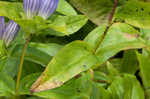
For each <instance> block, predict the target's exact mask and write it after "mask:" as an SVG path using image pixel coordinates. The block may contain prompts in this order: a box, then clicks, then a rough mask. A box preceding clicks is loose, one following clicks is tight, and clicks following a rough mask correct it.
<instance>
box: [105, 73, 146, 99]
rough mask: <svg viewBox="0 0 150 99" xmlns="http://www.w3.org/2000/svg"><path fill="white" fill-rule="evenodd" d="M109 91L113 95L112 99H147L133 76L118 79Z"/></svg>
mask: <svg viewBox="0 0 150 99" xmlns="http://www.w3.org/2000/svg"><path fill="white" fill-rule="evenodd" d="M108 90H109V91H110V93H111V94H112V98H111V99H145V98H144V97H145V96H144V91H143V89H142V87H141V85H140V83H139V82H138V81H137V79H136V77H135V76H133V75H127V74H126V75H124V77H123V78H122V77H116V78H115V79H114V81H113V82H112V84H111V85H110V86H109V88H108Z"/></svg>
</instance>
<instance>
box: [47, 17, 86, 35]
mask: <svg viewBox="0 0 150 99" xmlns="http://www.w3.org/2000/svg"><path fill="white" fill-rule="evenodd" d="M87 21H88V18H87V17H86V16H84V15H70V16H57V17H56V18H55V19H54V21H53V22H52V23H51V24H49V28H47V29H45V30H44V32H45V33H46V34H51V35H56V36H65V35H70V34H73V33H75V32H77V31H78V30H79V29H80V28H81V27H82V26H84V25H85V24H86V22H87Z"/></svg>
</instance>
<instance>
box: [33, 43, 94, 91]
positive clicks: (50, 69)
mask: <svg viewBox="0 0 150 99" xmlns="http://www.w3.org/2000/svg"><path fill="white" fill-rule="evenodd" d="M95 63H97V58H96V56H95V55H94V54H93V53H92V49H91V48H90V47H89V46H88V44H87V43H85V42H83V41H75V42H72V43H70V44H68V45H66V46H65V47H64V48H63V49H62V50H61V51H60V52H59V53H58V54H57V55H56V56H55V57H54V58H53V59H52V60H51V62H50V63H49V64H48V66H47V68H46V70H45V71H44V72H43V74H42V75H41V76H40V77H39V78H38V80H37V81H36V82H35V83H34V84H33V86H32V87H31V91H33V92H39V91H43V90H48V89H53V88H56V87H59V86H61V85H62V84H64V83H65V82H66V81H68V80H69V79H71V78H72V77H74V76H76V75H77V74H79V73H81V72H83V71H86V70H88V69H89V68H90V67H92V66H93V65H94V64H95Z"/></svg>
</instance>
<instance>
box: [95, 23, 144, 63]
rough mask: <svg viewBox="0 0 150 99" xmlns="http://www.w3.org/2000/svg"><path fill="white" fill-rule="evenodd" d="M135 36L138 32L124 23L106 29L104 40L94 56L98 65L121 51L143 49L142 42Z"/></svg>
mask: <svg viewBox="0 0 150 99" xmlns="http://www.w3.org/2000/svg"><path fill="white" fill-rule="evenodd" d="M137 35H138V31H137V30H135V29H134V28H133V27H131V26H130V25H127V24H124V23H115V24H113V25H112V26H111V27H110V28H109V29H108V32H107V34H106V36H105V38H104V40H103V41H102V42H101V44H100V45H99V46H98V47H97V50H96V55H97V57H98V58H99V64H102V63H103V62H105V61H106V60H107V59H109V58H110V57H112V56H114V55H115V54H117V53H118V52H120V51H121V50H128V49H135V48H142V47H144V46H145V44H144V42H143V40H141V38H140V37H138V36H137ZM100 41H101V39H100ZM100 41H99V42H100Z"/></svg>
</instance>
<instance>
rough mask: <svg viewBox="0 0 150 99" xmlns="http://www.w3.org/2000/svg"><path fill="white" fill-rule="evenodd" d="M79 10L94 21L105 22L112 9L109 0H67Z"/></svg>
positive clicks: (97, 22)
mask: <svg viewBox="0 0 150 99" xmlns="http://www.w3.org/2000/svg"><path fill="white" fill-rule="evenodd" d="M69 1H70V2H71V4H73V5H74V6H75V7H76V8H77V9H78V10H79V11H81V12H82V13H84V14H85V15H86V16H88V17H89V19H90V20H92V21H93V22H94V23H96V24H98V25H100V24H103V23H106V22H107V21H108V20H107V18H108V16H109V15H110V12H111V10H112V6H113V2H112V1H111V0H69Z"/></svg>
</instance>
